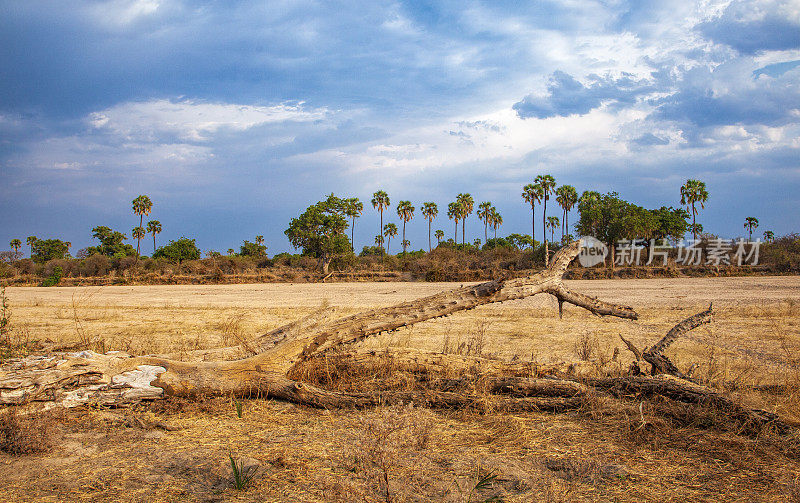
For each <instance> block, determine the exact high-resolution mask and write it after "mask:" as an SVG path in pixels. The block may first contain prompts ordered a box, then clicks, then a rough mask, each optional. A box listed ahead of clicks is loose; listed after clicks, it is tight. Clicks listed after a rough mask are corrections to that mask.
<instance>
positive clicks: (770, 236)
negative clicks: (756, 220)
mask: <svg viewBox="0 0 800 503" xmlns="http://www.w3.org/2000/svg"><path fill="white" fill-rule="evenodd" d="M773 239H775V233H774V232H772V231H764V241H766V242H767V243H771V242H772V240H773Z"/></svg>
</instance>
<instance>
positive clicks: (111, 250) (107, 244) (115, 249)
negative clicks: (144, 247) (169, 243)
mask: <svg viewBox="0 0 800 503" xmlns="http://www.w3.org/2000/svg"><path fill="white" fill-rule="evenodd" d="M92 237H93V238H94V239H96V240H98V241H100V246H90V247H89V248H87V249H86V252H87V253H88V254H89V255H94V254H98V255H105V256H106V257H117V258H122V257H127V256H129V255H135V254H136V250H134V249H133V246H131V245H129V244H126V243H123V241H125V240H126V239H128V236H126V235H125V234H123V233H121V232H119V231H115V230H113V229H111V228H109V227H106V226H105V225H98V226H97V227H95V228H94V229H92ZM153 253H155V252H153Z"/></svg>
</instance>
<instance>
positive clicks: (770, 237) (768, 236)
mask: <svg viewBox="0 0 800 503" xmlns="http://www.w3.org/2000/svg"><path fill="white" fill-rule="evenodd" d="M774 240H775V233H774V232H772V231H764V241H766V242H767V243H771V242H772V241H774ZM751 241H752V240H751Z"/></svg>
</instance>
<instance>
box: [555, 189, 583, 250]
mask: <svg viewBox="0 0 800 503" xmlns="http://www.w3.org/2000/svg"><path fill="white" fill-rule="evenodd" d="M556 202H558V205H559V206H561V209H562V211H563V216H564V220H562V222H561V223H562V224H563V225H562V226H561V242H562V243H563V242H564V236H566V235H567V234H569V233H570V232H569V212H570V211H571V210H572V208H573V207H574V206H575V204H576V203H577V202H578V191H577V190H575V187H573V186H572V185H562V186H561V187H559V188H557V189H556Z"/></svg>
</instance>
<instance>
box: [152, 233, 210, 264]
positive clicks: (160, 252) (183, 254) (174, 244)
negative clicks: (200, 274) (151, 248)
mask: <svg viewBox="0 0 800 503" xmlns="http://www.w3.org/2000/svg"><path fill="white" fill-rule="evenodd" d="M153 258H165V259H167V260H169V261H170V262H175V263H178V264H180V263H181V262H183V261H184V260H197V259H199V258H200V248H198V247H197V243H195V240H194V239H189V238H185V237H182V238H180V239H178V240H177V241H170V242H169V243H167V244H166V245H164V246H162V247H160V248H159V249H157V250H156V251H155V253H153Z"/></svg>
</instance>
